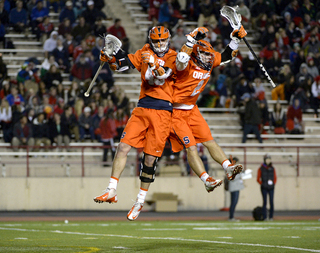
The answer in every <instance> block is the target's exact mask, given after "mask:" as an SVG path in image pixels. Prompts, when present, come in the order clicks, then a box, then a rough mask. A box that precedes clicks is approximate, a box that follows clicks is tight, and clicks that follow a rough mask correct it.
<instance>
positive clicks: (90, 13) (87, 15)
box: [82, 0, 107, 28]
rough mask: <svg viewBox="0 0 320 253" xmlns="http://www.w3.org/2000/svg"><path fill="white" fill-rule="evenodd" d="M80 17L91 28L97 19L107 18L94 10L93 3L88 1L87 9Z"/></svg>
mask: <svg viewBox="0 0 320 253" xmlns="http://www.w3.org/2000/svg"><path fill="white" fill-rule="evenodd" d="M82 16H83V17H84V19H85V20H86V23H87V24H89V25H90V27H91V28H92V27H93V26H94V23H95V22H96V19H97V18H102V19H106V18H107V16H106V14H104V13H103V12H102V11H101V10H99V9H97V8H95V6H94V1H92V0H89V1H88V2H87V9H86V10H85V11H83V12H82Z"/></svg>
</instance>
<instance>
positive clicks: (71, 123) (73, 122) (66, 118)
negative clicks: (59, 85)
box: [61, 105, 80, 142]
mask: <svg viewBox="0 0 320 253" xmlns="http://www.w3.org/2000/svg"><path fill="white" fill-rule="evenodd" d="M61 121H62V122H65V123H66V124H67V126H68V128H69V131H70V133H71V134H73V135H74V140H75V141H76V142H78V141H79V139H80V134H79V125H78V121H77V118H76V115H75V114H74V113H73V108H72V107H71V106H70V105H66V106H65V109H64V112H63V113H62V115H61Z"/></svg>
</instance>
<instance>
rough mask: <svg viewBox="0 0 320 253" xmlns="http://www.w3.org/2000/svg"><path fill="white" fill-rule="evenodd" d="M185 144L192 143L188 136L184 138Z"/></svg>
mask: <svg viewBox="0 0 320 253" xmlns="http://www.w3.org/2000/svg"><path fill="white" fill-rule="evenodd" d="M183 142H184V144H185V145H187V144H189V143H190V140H189V137H188V136H185V137H183Z"/></svg>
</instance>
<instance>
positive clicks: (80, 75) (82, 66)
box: [71, 54, 92, 83]
mask: <svg viewBox="0 0 320 253" xmlns="http://www.w3.org/2000/svg"><path fill="white" fill-rule="evenodd" d="M71 74H72V76H73V77H74V80H75V81H76V82H78V83H80V82H85V81H86V80H88V79H90V78H91V76H92V67H91V65H90V64H89V63H88V62H86V58H85V55H84V54H81V55H80V59H79V62H77V63H75V64H74V65H73V67H72V70H71Z"/></svg>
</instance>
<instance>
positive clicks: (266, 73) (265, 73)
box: [242, 37, 276, 88]
mask: <svg viewBox="0 0 320 253" xmlns="http://www.w3.org/2000/svg"><path fill="white" fill-rule="evenodd" d="M242 39H243V41H244V43H246V45H247V47H248V48H249V50H250V52H251V53H252V55H253V56H254V58H256V60H257V62H258V64H259V67H260V68H261V70H262V71H263V73H264V75H265V76H266V77H267V79H268V81H269V82H270V83H271V85H272V87H273V88H274V87H276V85H275V84H274V82H273V81H272V79H271V77H270V76H269V74H268V72H267V70H266V69H265V68H264V66H263V65H262V63H261V62H260V60H259V58H258V57H257V55H256V53H255V52H254V51H253V49H252V47H251V46H250V44H249V42H248V41H247V39H246V37H244V38H242Z"/></svg>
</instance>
